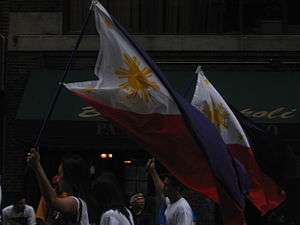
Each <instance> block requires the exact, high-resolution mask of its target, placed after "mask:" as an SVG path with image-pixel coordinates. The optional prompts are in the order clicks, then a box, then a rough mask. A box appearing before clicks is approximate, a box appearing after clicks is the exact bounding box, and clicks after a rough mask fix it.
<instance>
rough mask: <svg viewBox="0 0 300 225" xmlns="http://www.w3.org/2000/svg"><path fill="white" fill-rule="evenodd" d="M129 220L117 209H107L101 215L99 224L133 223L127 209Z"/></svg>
mask: <svg viewBox="0 0 300 225" xmlns="http://www.w3.org/2000/svg"><path fill="white" fill-rule="evenodd" d="M127 211H128V213H129V219H130V222H131V223H130V222H129V220H128V219H127V218H126V216H124V215H123V214H122V213H120V212H119V211H118V210H112V209H111V210H108V211H106V212H105V213H103V215H102V216H101V220H100V225H134V222H133V217H132V214H131V212H130V211H129V210H127Z"/></svg>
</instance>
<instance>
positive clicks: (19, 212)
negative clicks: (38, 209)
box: [2, 194, 36, 225]
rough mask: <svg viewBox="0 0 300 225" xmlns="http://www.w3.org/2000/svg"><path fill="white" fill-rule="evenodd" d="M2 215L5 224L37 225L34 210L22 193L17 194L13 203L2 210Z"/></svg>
mask: <svg viewBox="0 0 300 225" xmlns="http://www.w3.org/2000/svg"><path fill="white" fill-rule="evenodd" d="M2 216H3V225H11V224H15V225H36V220H35V213H34V210H33V208H32V207H31V206H29V205H27V204H26V200H25V198H24V197H23V196H22V195H21V194H17V195H16V197H15V202H14V203H13V205H10V206H7V207H6V208H4V209H3V210H2Z"/></svg>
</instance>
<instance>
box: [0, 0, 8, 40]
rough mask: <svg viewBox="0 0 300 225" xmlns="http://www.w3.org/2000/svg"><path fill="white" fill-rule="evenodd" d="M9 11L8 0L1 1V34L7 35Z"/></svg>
mask: <svg viewBox="0 0 300 225" xmlns="http://www.w3.org/2000/svg"><path fill="white" fill-rule="evenodd" d="M8 9H9V4H8V0H1V1H0V34H2V35H5V36H6V34H7V31H8V22H9V19H8V18H9V17H8Z"/></svg>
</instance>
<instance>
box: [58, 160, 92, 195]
mask: <svg viewBox="0 0 300 225" xmlns="http://www.w3.org/2000/svg"><path fill="white" fill-rule="evenodd" d="M62 169H63V182H64V183H66V185H67V186H68V189H70V190H68V191H70V192H71V193H70V194H72V195H74V196H76V197H79V198H82V199H83V200H86V197H87V193H88V189H89V176H90V174H89V168H88V165H87V163H86V162H85V160H84V159H83V158H81V157H80V156H79V155H73V156H70V157H65V158H63V160H62Z"/></svg>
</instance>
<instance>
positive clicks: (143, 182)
mask: <svg viewBox="0 0 300 225" xmlns="http://www.w3.org/2000/svg"><path fill="white" fill-rule="evenodd" d="M147 178H148V177H147V174H146V171H145V167H144V166H137V165H130V166H127V167H125V175H124V185H125V192H126V194H127V196H131V195H133V194H135V193H137V192H142V193H144V194H147V193H148V179H147Z"/></svg>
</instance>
